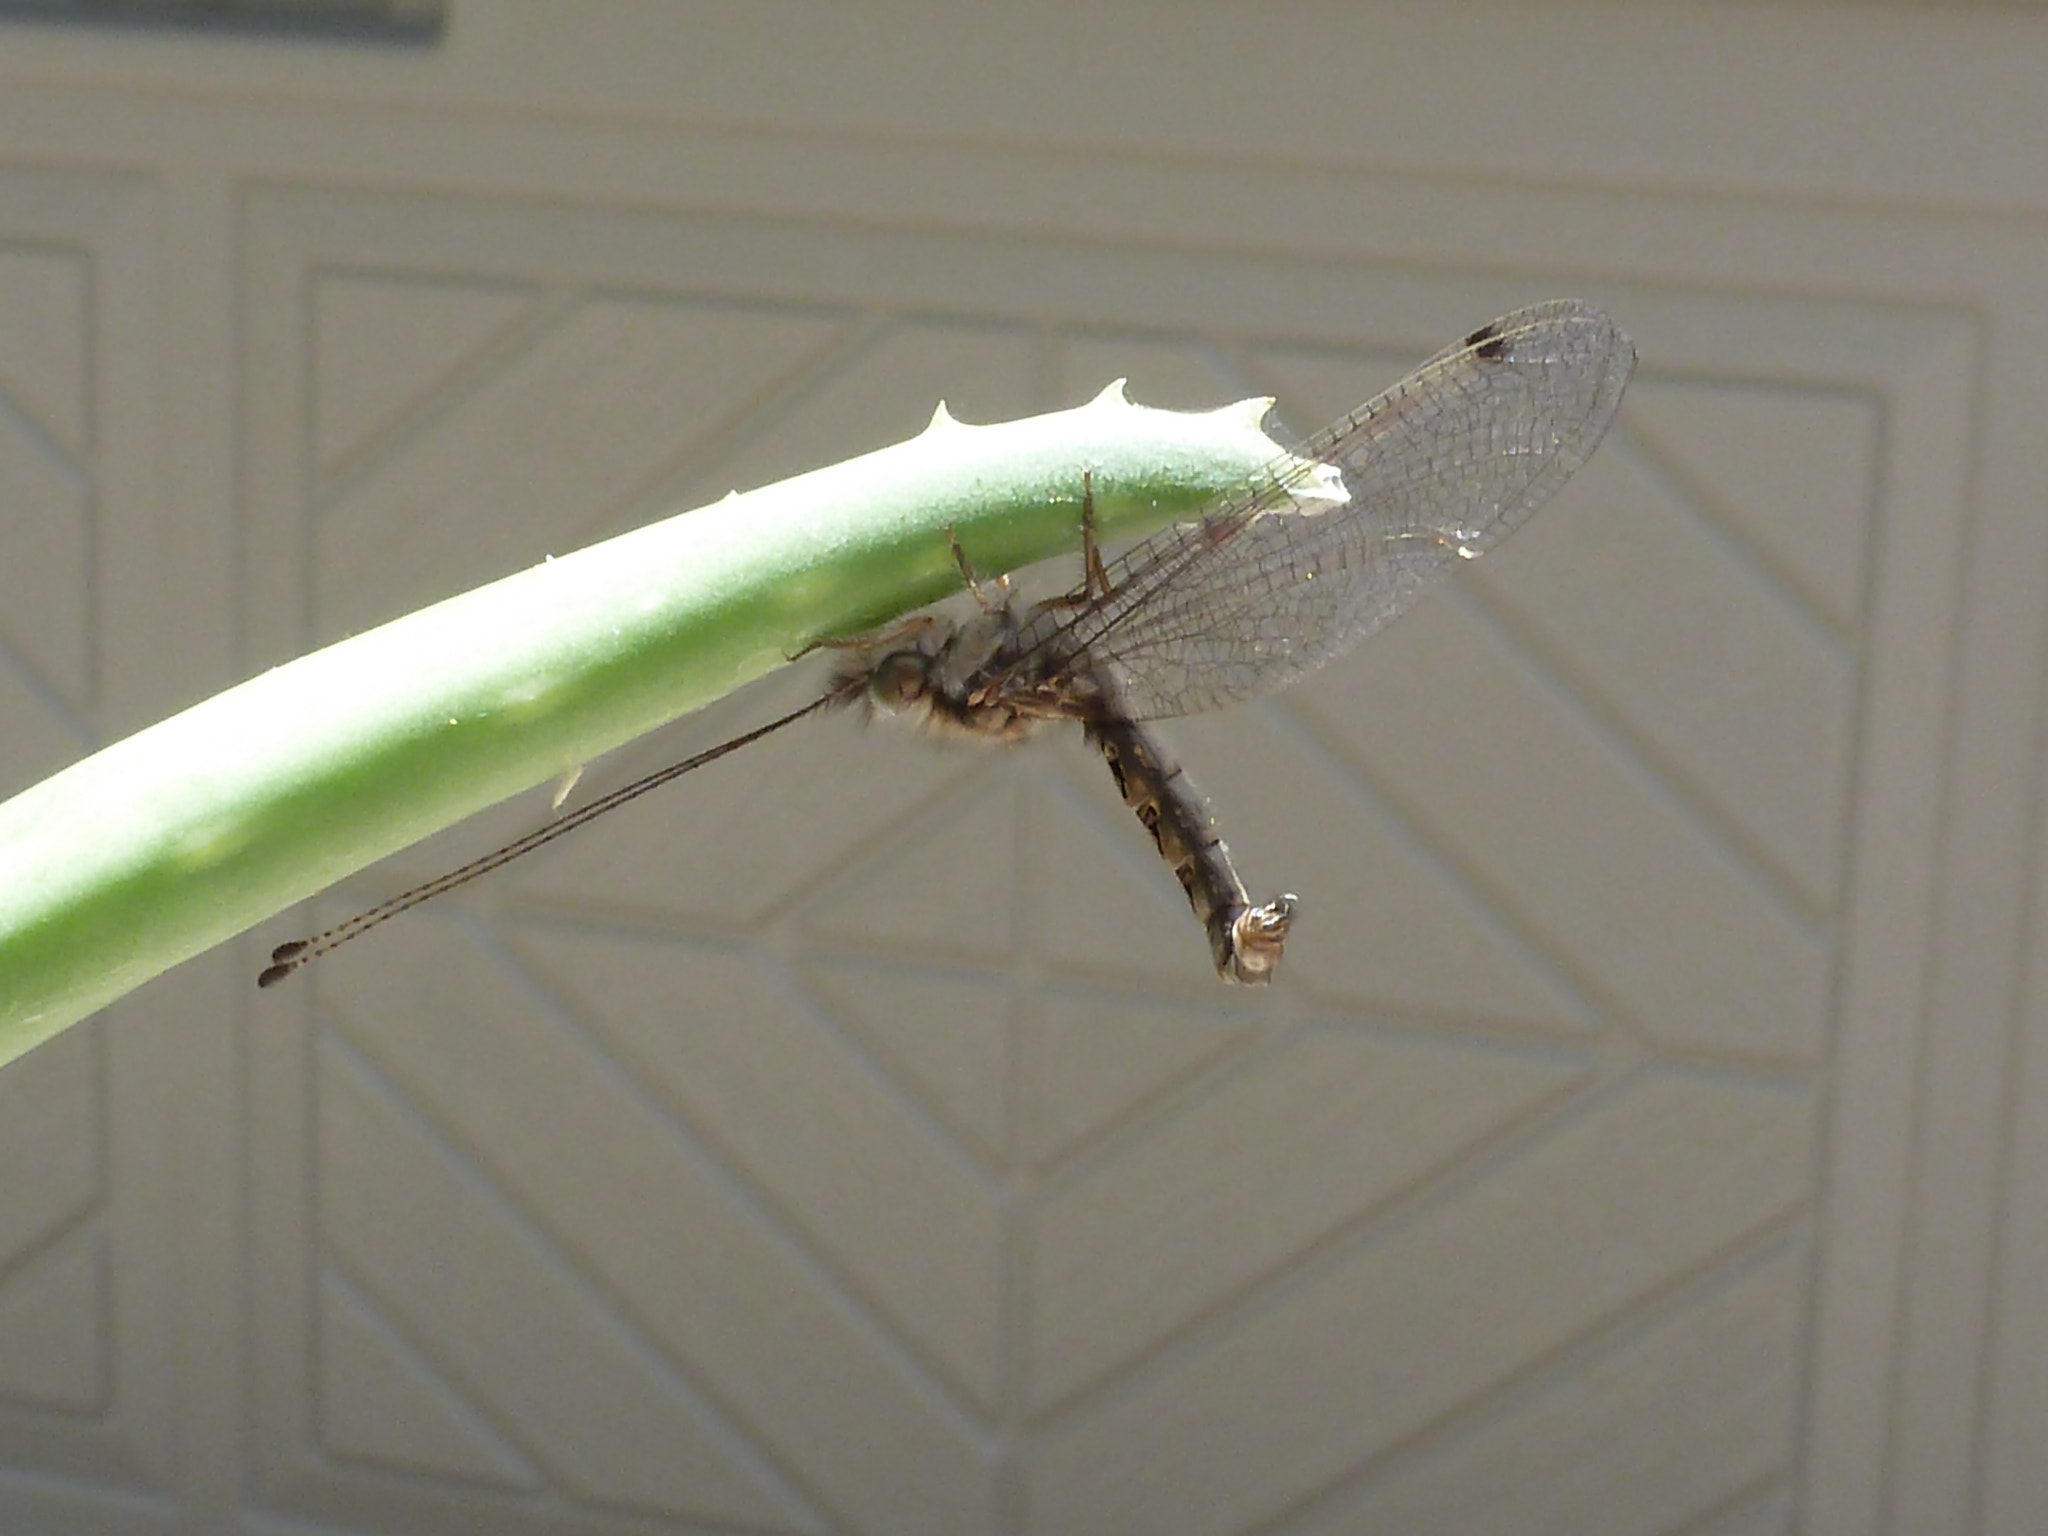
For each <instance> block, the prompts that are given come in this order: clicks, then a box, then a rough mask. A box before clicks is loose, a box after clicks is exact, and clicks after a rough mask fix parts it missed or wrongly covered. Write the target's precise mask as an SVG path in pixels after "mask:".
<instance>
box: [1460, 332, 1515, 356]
mask: <svg viewBox="0 0 2048 1536" xmlns="http://www.w3.org/2000/svg"><path fill="white" fill-rule="evenodd" d="M1464 345H1465V346H1466V347H1468V348H1470V349H1471V351H1472V354H1473V356H1475V357H1483V358H1485V359H1486V361H1488V362H1489V363H1497V362H1500V361H1501V360H1502V359H1503V358H1505V357H1506V356H1507V355H1508V339H1507V337H1506V336H1504V335H1502V334H1501V330H1500V326H1499V325H1498V324H1497V323H1496V324H1489V325H1482V326H1481V327H1479V329H1478V330H1476V331H1474V332H1473V333H1472V334H1471V335H1470V336H1467V337H1466V338H1465V341H1464Z"/></svg>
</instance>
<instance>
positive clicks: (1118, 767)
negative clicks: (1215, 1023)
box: [1088, 720, 1294, 983]
mask: <svg viewBox="0 0 2048 1536" xmlns="http://www.w3.org/2000/svg"><path fill="white" fill-rule="evenodd" d="M1088 739H1089V740H1090V741H1092V742H1093V743H1095V746H1096V748H1097V750H1099V751H1100V752H1101V753H1102V756H1103V759H1104V760H1105V761H1106V762H1107V763H1108V764H1109V771H1110V773H1111V774H1112V775H1114V776H1115V778H1116V787H1117V792H1118V793H1119V794H1121V795H1122V796H1123V797H1124V804H1126V805H1128V806H1129V807H1130V808H1131V809H1132V810H1134V811H1136V812H1137V813H1138V820H1140V821H1141V822H1143V823H1144V824H1145V830H1146V831H1148V832H1150V833H1151V834H1152V841H1153V843H1154V844H1155V845H1156V846H1157V847H1158V849H1159V856H1160V857H1161V858H1163V859H1164V860H1166V863H1167V866H1168V867H1169V868H1170V869H1172V871H1173V873H1174V878H1175V879H1177V880H1179V881H1180V884H1181V889H1182V890H1184V891H1186V892H1187V895H1188V904H1189V905H1190V906H1191V907H1193V908H1194V909H1195V916H1196V917H1198V918H1200V919H1201V922H1202V926H1203V927H1204V928H1206V929H1207V930H1208V932H1209V953H1210V956H1211V958H1212V959H1214V960H1215V962H1216V973H1217V974H1218V975H1219V976H1221V977H1222V978H1223V979H1224V980H1225V981H1242V982H1253V983H1257V982H1263V981H1266V980H1268V979H1270V978H1271V976H1272V974H1273V968H1274V967H1275V966H1276V965H1278V964H1279V963H1280V951H1281V948H1282V946H1283V945H1285V943H1286V942H1287V926H1288V924H1289V923H1290V922H1291V921H1292V920H1293V916H1294V898H1293V897H1292V896H1282V897H1280V898H1278V899H1277V900H1275V901H1272V902H1268V903H1267V904H1266V905H1264V906H1259V907H1254V906H1253V905H1252V904H1251V900H1250V898H1249V897H1248V896H1247V895H1246V894H1245V888H1244V882H1243V881H1242V880H1241V879H1239V878H1238V874H1237V869H1236V867H1235V866H1234V865H1233V864H1232V863H1231V862H1230V850H1229V848H1228V847H1226V846H1225V845H1224V842H1223V839H1222V838H1221V837H1219V836H1218V835H1217V833H1216V828H1215V825H1214V823H1212V822H1211V821H1210V819H1209V813H1208V808H1207V807H1206V806H1204V805H1203V803H1202V797H1201V796H1200V795H1198V794H1196V793H1195V789H1194V786H1193V785H1192V784H1190V783H1189V782H1188V779H1187V775H1186V774H1185V773H1183V772H1182V771H1181V767H1180V764H1178V763H1176V762H1175V761H1174V760H1173V758H1172V757H1171V756H1170V755H1169V754H1168V753H1167V752H1166V750H1165V748H1164V747H1163V746H1162V745H1161V744H1160V743H1159V740H1158V738H1157V737H1155V736H1153V735H1152V734H1151V733H1150V732H1149V731H1147V730H1145V729H1144V727H1142V726H1140V725H1136V724H1133V723H1130V722H1125V721H1119V720H1098V721H1091V722H1089V724H1088Z"/></svg>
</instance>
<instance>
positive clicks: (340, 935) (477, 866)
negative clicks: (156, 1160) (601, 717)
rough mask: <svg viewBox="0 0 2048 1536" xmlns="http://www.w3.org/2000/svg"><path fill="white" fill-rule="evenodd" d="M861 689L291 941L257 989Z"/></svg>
mask: <svg viewBox="0 0 2048 1536" xmlns="http://www.w3.org/2000/svg"><path fill="white" fill-rule="evenodd" d="M859 686H860V680H859V679H857V678H856V679H853V680H850V681H849V682H846V683H842V684H840V685H839V686H838V687H835V688H833V689H832V690H831V691H830V692H828V693H825V694H823V695H821V696H820V697H818V698H815V699H813V700H811V702H810V703H808V704H806V705H804V706H803V708H801V709H794V710H791V711H790V712H789V713H788V714H786V715H784V716H783V717H782V718H781V719H779V720H770V721H769V722H768V723H767V724H766V725H759V726H756V727H754V729H753V730H751V731H748V732H747V733H746V734H745V735H744V736H735V737H733V738H732V740H730V741H722V742H720V743H719V744H718V745H717V746H715V747H707V748H706V749H705V750H704V751H702V752H699V753H698V754H697V755H696V756H695V757H687V758H684V759H683V761H681V762H680V763H671V764H669V766H668V767H666V768H662V769H658V770H656V771H655V772H653V773H650V774H648V775H647V777H646V778H644V779H636V780H635V781H634V782H633V783H631V784H628V785H627V786H626V787H625V788H623V789H615V790H613V791H612V792H611V793H610V794H608V795H606V796H604V797H603V798H602V799H598V800H593V801H591V802H590V804H588V805H586V806H581V807H579V808H578V809H576V810H574V811H571V812H570V813H569V814H568V815H567V816H564V817H562V818H561V819H560V820H559V821H551V822H549V823H548V824H547V825H546V826H544V827H537V828H535V829H534V830H533V831H531V832H529V833H527V834H526V835H525V836H524V837H521V838H517V839H515V840H514V841H512V842H509V843H507V844H506V845H505V846H504V847H502V848H500V849H497V850H496V851H495V852H492V853H487V854H485V855H484V856H483V857H482V858H477V859H471V860H470V861H469V862H468V863H467V864H464V865H463V866H462V867H461V868H459V869H451V870H449V871H448V872H447V873H446V874H445V875H436V876H435V877H434V878H433V879H431V880H429V881H427V882H426V884H424V885H416V886H414V887H413V888H412V889H411V890H409V891H404V892H401V893H400V894H399V895H396V896H393V897H391V898H390V899H389V900H388V901H380V902H378V903H377V905H376V906H374V907H371V908H370V909H369V910H368V911H364V912H358V913H357V914H356V915H355V916H354V917H352V918H350V919H349V920H348V921H347V922H344V923H336V924H335V925H334V926H333V927H332V928H327V929H323V930H322V931H321V932H319V933H316V934H314V935H312V936H311V937H310V938H304V939H288V940H286V941H285V942H284V943H282V944H280V945H278V946H277V948H275V949H273V950H272V951H271V952H270V964H269V965H267V966H265V967H264V968H263V972H262V974H261V975H259V976H258V977H257V978H256V985H257V986H259V987H274V986H276V985H277V984H278V983H279V982H280V981H283V980H284V979H285V977H287V976H289V975H291V973H292V972H293V971H296V970H298V969H299V968H300V967H301V966H305V965H310V964H311V963H312V962H313V961H315V960H317V959H319V958H320V957H321V956H322V955H325V954H330V953H332V952H333V951H334V950H337V949H339V948H341V946H342V945H344V944H346V943H347V942H348V941H349V940H350V939H353V938H356V937H358V936H359V935H362V934H365V933H368V932H369V931H370V930H371V929H372V928H374V927H376V926H377V925H378V924H379V923H381V922H384V921H385V920H387V919H389V918H393V917H396V916H398V914H399V913H401V912H405V911H409V910H410V909H411V908H413V907H416V906H418V905H419V904H420V903H421V902H423V901H431V900H432V899H433V898H434V897H436V896H439V895H440V894H441V893H442V892H443V891H452V890H454V889H455V887H457V886H458V885H467V884H468V883H469V882H470V881H472V880H474V879H476V877H477V876H478V875H485V874H489V873H490V872H491V871H492V870H494V869H496V868H497V867H498V866H499V865H501V864H509V863H511V862H512V861H513V860H514V859H516V858H518V857H519V856H520V855H521V854H524V853H531V852H533V850H534V849H536V848H539V847H541V846H542V845H543V844H546V843H552V842H553V841H554V840H555V839H556V838H558V837H561V836H562V835H563V834H565V833H569V832H573V831H575V830H576V829H577V828H578V827H580V826H582V825H583V824H584V823H585V822H586V821H592V820H594V819H596V818H597V817H599V816H602V815H603V814H604V813H605V812H606V811H610V810H616V809H617V808H618V807H619V806H622V805H624V804H625V803H626V802H627V801H628V800H637V799H639V798H640V797H641V796H642V795H644V794H646V793H647V792H648V791H649V790H650V789H659V788H660V787H661V786H662V785H664V784H666V783H668V782H669V781H670V780H672V779H679V778H681V777H682V776H683V775H684V774H686V773H688V772H690V771H691V770H692V769H695V768H702V767H703V766H704V765H705V764H706V763H708V762H711V761H713V760H714V759H717V758H721V757H723V756H725V754H726V753H728V752H736V751H738V750H739V749H740V748H741V747H744V746H746V745H748V744H749V743H750V742H756V741H759V740H760V739H761V738H762V737H763V736H766V735H768V734H769V733H770V732H772V731H779V730H781V729H782V728H783V727H784V726H785V725H794V724H795V723H796V722H797V721H799V720H801V719H803V718H804V716H806V715H814V714H816V713H817V712H818V711H819V710H821V709H825V708H827V707H828V706H830V705H834V704H842V703H844V702H845V701H846V700H847V699H848V698H850V697H851V696H852V694H853V692H854V690H855V689H856V688H857V687H859Z"/></svg>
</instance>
